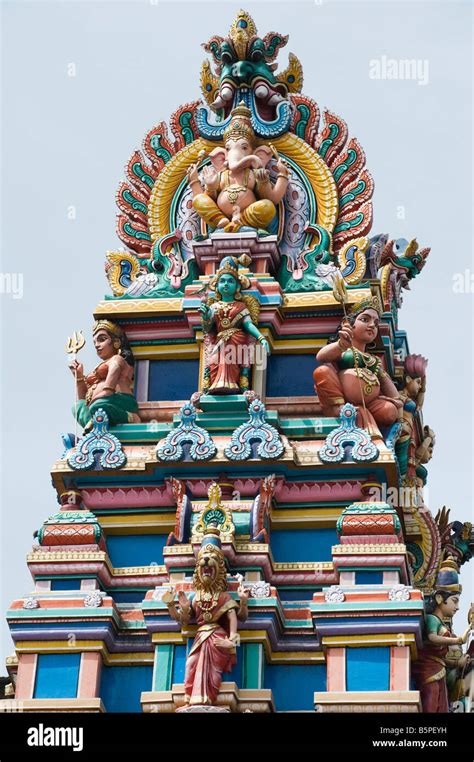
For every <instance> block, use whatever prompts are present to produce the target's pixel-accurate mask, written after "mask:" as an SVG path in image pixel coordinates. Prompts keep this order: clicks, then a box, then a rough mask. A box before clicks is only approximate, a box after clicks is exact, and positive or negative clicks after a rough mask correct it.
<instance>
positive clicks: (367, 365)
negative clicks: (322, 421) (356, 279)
mask: <svg viewBox="0 0 474 762" xmlns="http://www.w3.org/2000/svg"><path fill="white" fill-rule="evenodd" d="M380 315H381V307H380V304H379V301H378V299H377V297H375V296H374V297H370V298H368V299H364V300H363V301H361V302H359V303H358V304H356V305H354V307H353V308H352V310H350V311H349V315H348V317H347V318H345V319H344V320H343V321H342V324H341V326H340V327H339V328H338V338H337V340H336V341H333V342H330V343H329V344H327V345H326V346H325V347H323V348H322V349H320V350H319V352H318V354H317V355H316V360H317V361H318V362H319V363H323V364H322V365H319V366H318V367H317V368H316V369H315V371H314V372H313V379H314V382H315V389H316V392H317V394H318V397H319V401H320V403H321V407H322V409H323V415H328V416H333V417H336V418H337V417H338V416H339V413H340V410H341V407H342V405H344V403H345V402H350V403H352V404H353V405H355V406H356V407H358V414H357V425H358V426H360V427H361V428H365V429H367V431H368V432H369V433H370V434H378V433H379V432H378V429H377V426H390V425H391V424H392V423H395V421H396V420H398V419H399V418H400V417H401V415H402V409H403V402H402V401H401V399H400V395H399V392H398V390H397V388H396V386H395V384H394V383H393V381H392V379H391V378H390V376H389V375H388V373H387V372H386V371H384V369H383V368H382V363H381V360H380V358H378V357H376V356H375V355H372V354H370V353H369V352H368V351H367V346H369V347H370V345H371V344H374V342H375V339H376V338H377V333H378V329H379V322H380Z"/></svg>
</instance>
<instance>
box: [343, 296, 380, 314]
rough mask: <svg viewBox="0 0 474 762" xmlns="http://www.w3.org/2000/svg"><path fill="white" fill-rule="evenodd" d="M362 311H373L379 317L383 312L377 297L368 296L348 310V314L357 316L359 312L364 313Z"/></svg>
mask: <svg viewBox="0 0 474 762" xmlns="http://www.w3.org/2000/svg"><path fill="white" fill-rule="evenodd" d="M364 310H375V312H378V314H379V315H381V314H382V312H383V310H382V305H381V304H380V300H379V298H378V296H368V297H366V298H365V299H361V301H360V302H357V303H356V304H354V305H353V306H352V307H351V308H350V309H349V310H348V314H349V315H357V314H358V313H359V312H364Z"/></svg>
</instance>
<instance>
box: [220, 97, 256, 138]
mask: <svg viewBox="0 0 474 762" xmlns="http://www.w3.org/2000/svg"><path fill="white" fill-rule="evenodd" d="M239 138H247V140H248V141H249V143H252V145H255V143H256V136H255V132H254V130H253V127H252V121H251V114H250V109H249V108H247V106H246V105H245V104H244V102H243V101H241V102H240V103H239V105H238V106H236V107H235V108H234V109H232V111H231V115H230V124H229V126H228V127H226V129H225V130H224V144H225V143H227V141H228V140H229V139H232V140H238V139H239Z"/></svg>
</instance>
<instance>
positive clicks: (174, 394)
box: [148, 359, 199, 401]
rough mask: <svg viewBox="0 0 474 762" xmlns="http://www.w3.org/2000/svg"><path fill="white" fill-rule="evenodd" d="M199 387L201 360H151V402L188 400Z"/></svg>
mask: <svg viewBox="0 0 474 762" xmlns="http://www.w3.org/2000/svg"><path fill="white" fill-rule="evenodd" d="M198 386H199V360H197V359H196V360H150V371H149V377H148V399H149V400H151V401H153V400H188V399H189V398H190V396H191V395H192V394H193V393H194V392H195V391H196V390H197V389H198Z"/></svg>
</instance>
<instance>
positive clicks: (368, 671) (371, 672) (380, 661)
mask: <svg viewBox="0 0 474 762" xmlns="http://www.w3.org/2000/svg"><path fill="white" fill-rule="evenodd" d="M389 689H390V648H389V647H388V646H373V647H368V648H346V690H348V691H388V690H389Z"/></svg>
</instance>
